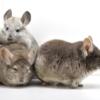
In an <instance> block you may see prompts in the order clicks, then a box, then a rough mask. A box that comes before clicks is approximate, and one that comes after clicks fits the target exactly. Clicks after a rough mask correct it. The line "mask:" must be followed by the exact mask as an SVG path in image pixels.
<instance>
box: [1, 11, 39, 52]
mask: <svg viewBox="0 0 100 100" xmlns="http://www.w3.org/2000/svg"><path fill="white" fill-rule="evenodd" d="M30 21H31V14H30V12H28V11H26V12H25V13H24V14H23V15H22V17H21V18H18V17H13V16H12V11H11V9H9V10H7V11H6V13H5V14H4V28H3V29H2V31H1V32H0V43H4V44H5V43H6V44H7V43H13V42H17V43H20V44H23V45H25V46H26V47H27V48H28V49H33V51H36V50H37V48H38V44H37V42H36V40H35V39H34V37H33V36H32V34H30V33H29V32H28V30H27V29H26V26H27V25H28V24H29V23H30Z"/></svg>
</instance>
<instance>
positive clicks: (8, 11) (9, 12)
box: [4, 9, 12, 20]
mask: <svg viewBox="0 0 100 100" xmlns="http://www.w3.org/2000/svg"><path fill="white" fill-rule="evenodd" d="M10 17H12V11H11V9H8V10H7V11H6V13H5V14H4V20H7V19H8V18H10Z"/></svg>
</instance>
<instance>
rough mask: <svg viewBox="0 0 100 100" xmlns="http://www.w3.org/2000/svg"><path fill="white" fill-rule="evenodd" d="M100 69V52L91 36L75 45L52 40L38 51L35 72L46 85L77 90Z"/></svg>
mask: <svg viewBox="0 0 100 100" xmlns="http://www.w3.org/2000/svg"><path fill="white" fill-rule="evenodd" d="M99 68H100V50H99V49H98V48H97V47H96V46H95V45H94V44H93V40H92V38H91V36H89V37H87V38H85V39H84V41H79V42H75V43H69V42H65V41H63V40H51V41H48V42H46V43H44V44H43V45H42V46H41V47H40V49H39V50H38V54H37V59H36V63H35V70H36V74H37V76H38V78H39V79H40V80H42V81H43V82H45V83H53V84H59V83H61V84H64V85H66V86H69V87H71V88H77V87H79V86H81V85H80V82H81V81H82V80H83V79H84V78H85V77H86V76H87V75H89V73H90V72H93V71H95V70H97V69H99Z"/></svg>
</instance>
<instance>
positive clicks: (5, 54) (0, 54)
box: [0, 47, 14, 65]
mask: <svg viewBox="0 0 100 100" xmlns="http://www.w3.org/2000/svg"><path fill="white" fill-rule="evenodd" d="M13 58H14V56H13V54H12V53H11V52H10V51H9V50H8V49H7V48H5V47H2V48H0V60H1V61H3V62H5V63H6V64H8V65H10V64H11V62H12V60H13Z"/></svg>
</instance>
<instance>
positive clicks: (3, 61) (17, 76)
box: [0, 43, 34, 86]
mask: <svg viewBox="0 0 100 100" xmlns="http://www.w3.org/2000/svg"><path fill="white" fill-rule="evenodd" d="M33 60H34V58H33V56H32V52H31V51H30V52H29V50H28V49H27V48H26V47H25V46H23V45H22V44H18V43H12V44H9V45H4V46H2V47H1V48H0V82H1V83H3V84H5V85H10V86H18V85H26V84H28V83H29V82H30V81H31V80H32V76H33V70H32V67H31V65H32V63H33Z"/></svg>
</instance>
